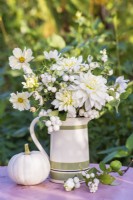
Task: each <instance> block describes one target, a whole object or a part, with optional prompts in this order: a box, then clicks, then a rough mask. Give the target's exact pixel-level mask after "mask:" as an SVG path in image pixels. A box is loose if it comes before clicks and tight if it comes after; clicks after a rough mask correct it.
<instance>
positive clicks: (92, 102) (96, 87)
mask: <svg viewBox="0 0 133 200" xmlns="http://www.w3.org/2000/svg"><path fill="white" fill-rule="evenodd" d="M75 83H76V84H77V85H78V87H79V89H81V90H83V91H84V92H85V93H86V94H87V98H86V100H85V109H86V110H87V111H88V110H90V109H91V108H93V107H95V108H96V109H98V110H101V108H102V106H104V105H105V103H106V101H107V99H108V96H109V95H108V93H107V89H108V88H107V86H106V83H107V80H106V79H105V78H104V77H102V76H95V75H93V74H92V73H91V72H88V73H86V74H84V73H81V74H80V76H79V79H78V80H77V81H75Z"/></svg>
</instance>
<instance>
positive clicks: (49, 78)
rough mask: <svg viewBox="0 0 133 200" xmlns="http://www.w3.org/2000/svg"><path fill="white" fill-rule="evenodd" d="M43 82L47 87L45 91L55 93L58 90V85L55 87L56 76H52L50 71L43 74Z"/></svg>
mask: <svg viewBox="0 0 133 200" xmlns="http://www.w3.org/2000/svg"><path fill="white" fill-rule="evenodd" d="M41 78H42V82H43V83H44V85H45V86H46V87H47V89H45V90H44V92H48V91H51V92H53V93H55V92H56V91H57V89H56V87H53V86H52V85H53V83H54V82H55V81H56V78H55V77H52V76H51V75H50V74H48V73H44V74H41Z"/></svg>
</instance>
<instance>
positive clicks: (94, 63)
mask: <svg viewBox="0 0 133 200" xmlns="http://www.w3.org/2000/svg"><path fill="white" fill-rule="evenodd" d="M98 67H100V65H99V64H98V63H97V62H91V63H90V64H89V69H90V70H93V69H95V68H98Z"/></svg>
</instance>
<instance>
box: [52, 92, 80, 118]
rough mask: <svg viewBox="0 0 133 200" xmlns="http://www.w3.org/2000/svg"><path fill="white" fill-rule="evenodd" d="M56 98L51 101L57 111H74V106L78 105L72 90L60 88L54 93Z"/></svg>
mask: <svg viewBox="0 0 133 200" xmlns="http://www.w3.org/2000/svg"><path fill="white" fill-rule="evenodd" d="M55 97H56V99H55V100H54V101H53V102H52V104H53V105H54V106H55V108H58V110H59V111H62V110H64V111H68V113H72V114H73V113H76V107H78V105H79V102H78V99H77V98H75V95H74V92H73V91H70V90H67V89H64V90H60V91H59V92H57V93H56V95H55Z"/></svg>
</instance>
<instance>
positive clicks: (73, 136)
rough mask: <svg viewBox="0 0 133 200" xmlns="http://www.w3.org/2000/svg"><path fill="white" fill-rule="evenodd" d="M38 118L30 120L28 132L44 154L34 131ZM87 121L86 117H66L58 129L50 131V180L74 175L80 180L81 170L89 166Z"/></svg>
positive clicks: (57, 180)
mask: <svg viewBox="0 0 133 200" xmlns="http://www.w3.org/2000/svg"><path fill="white" fill-rule="evenodd" d="M38 120H39V117H37V118H35V119H34V120H33V121H32V123H31V125H30V134H31V137H32V140H33V141H34V143H35V145H36V146H37V148H38V149H39V150H40V151H41V152H42V153H43V154H45V155H46V152H45V150H44V149H43V147H42V146H41V144H40V143H39V141H38V140H37V138H36V136H35V132H34V126H35V124H36V123H37V122H38ZM87 123H88V119H87V118H67V119H66V121H62V125H61V127H60V130H59V131H56V132H55V131H54V132H52V133H51V136H50V158H49V159H50V164H51V171H50V179H51V181H53V182H57V183H62V182H64V181H65V180H67V179H68V178H70V177H74V176H75V175H78V177H79V178H80V180H81V181H82V175H81V171H86V170H88V166H89V145H88V144H89V143H88V128H87Z"/></svg>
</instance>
